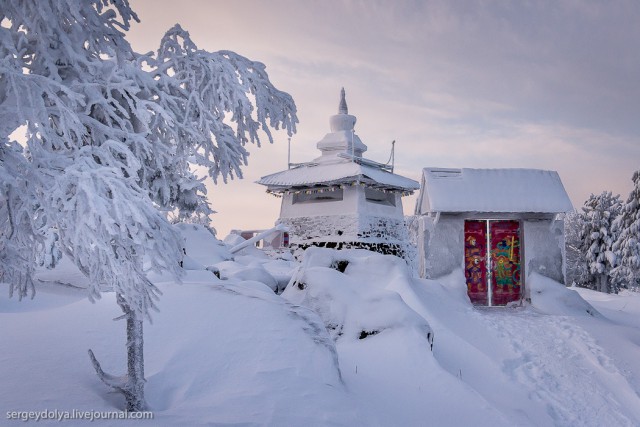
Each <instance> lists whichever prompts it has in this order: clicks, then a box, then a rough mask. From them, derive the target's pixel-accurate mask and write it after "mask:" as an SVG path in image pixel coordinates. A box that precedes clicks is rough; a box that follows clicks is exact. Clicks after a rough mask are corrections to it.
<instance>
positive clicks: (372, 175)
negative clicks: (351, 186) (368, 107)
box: [257, 161, 420, 191]
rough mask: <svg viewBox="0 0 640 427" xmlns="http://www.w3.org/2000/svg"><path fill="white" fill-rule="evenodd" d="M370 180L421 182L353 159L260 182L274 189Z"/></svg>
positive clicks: (403, 186)
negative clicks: (352, 160)
mask: <svg viewBox="0 0 640 427" xmlns="http://www.w3.org/2000/svg"><path fill="white" fill-rule="evenodd" d="M355 181H361V182H370V183H372V184H377V185H380V186H382V187H389V188H395V189H399V190H404V191H413V190H417V189H418V188H420V185H419V184H418V183H417V182H416V181H414V180H412V179H409V178H405V177H403V176H400V175H396V174H393V173H390V172H387V171H386V170H384V169H380V168H377V167H372V166H368V165H365V164H359V163H355V162H350V161H343V162H339V163H329V164H327V163H319V164H315V163H311V164H306V165H303V166H300V167H297V168H294V169H288V170H285V171H282V172H277V173H274V174H271V175H267V176H263V177H262V178H260V179H259V180H258V181H257V183H258V184H262V185H266V186H267V187H269V189H270V190H272V191H278V190H285V189H287V188H292V187H301V186H309V185H330V184H338V183H347V182H355Z"/></svg>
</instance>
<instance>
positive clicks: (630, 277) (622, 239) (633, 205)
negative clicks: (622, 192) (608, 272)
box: [613, 170, 640, 289]
mask: <svg viewBox="0 0 640 427" xmlns="http://www.w3.org/2000/svg"><path fill="white" fill-rule="evenodd" d="M632 180H633V189H632V190H631V193H630V194H629V197H628V198H627V201H626V203H624V204H623V206H622V210H621V213H620V216H619V217H618V219H617V220H616V223H615V226H616V229H617V230H618V236H617V239H616V241H615V243H614V246H613V248H614V250H615V251H616V252H617V253H618V255H619V258H620V260H619V263H618V264H619V265H618V267H616V268H615V270H614V273H613V274H614V276H615V277H616V278H617V280H618V281H619V282H620V283H622V284H624V285H626V286H627V287H629V288H636V289H637V288H638V287H640V170H638V171H636V172H635V173H634V174H633V178H632Z"/></svg>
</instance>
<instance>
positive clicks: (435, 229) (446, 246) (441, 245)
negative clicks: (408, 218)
mask: <svg viewBox="0 0 640 427" xmlns="http://www.w3.org/2000/svg"><path fill="white" fill-rule="evenodd" d="M465 219H466V218H465V217H464V216H461V215H441V216H440V218H439V219H437V221H436V217H430V216H427V215H421V216H419V217H418V219H417V225H414V227H413V228H412V232H414V233H417V234H418V236H417V238H416V239H415V241H416V242H417V246H418V257H419V263H418V264H419V273H420V277H423V278H427V279H436V278H438V277H442V276H446V275H448V274H450V273H452V272H453V271H454V270H456V269H464V221H465ZM470 219H482V218H476V217H474V218H470ZM503 219H508V218H503ZM512 219H518V218H512ZM521 220H522V223H521V224H522V225H521V236H522V242H523V251H522V257H523V262H522V267H521V268H522V269H523V276H522V277H523V281H524V285H525V290H526V288H527V287H526V282H527V277H528V276H529V275H530V274H531V273H533V272H536V273H539V274H541V275H543V276H546V277H549V278H551V279H553V280H556V281H558V282H560V283H565V277H564V250H563V248H564V232H563V227H564V226H563V221H562V220H553V219H522V218H521Z"/></svg>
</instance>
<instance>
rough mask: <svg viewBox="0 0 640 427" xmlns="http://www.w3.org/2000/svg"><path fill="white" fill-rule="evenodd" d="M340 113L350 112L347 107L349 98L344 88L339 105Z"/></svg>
mask: <svg viewBox="0 0 640 427" xmlns="http://www.w3.org/2000/svg"><path fill="white" fill-rule="evenodd" d="M338 114H349V108H348V107H347V99H346V96H345V93H344V88H342V90H341V91H340V105H339V106H338Z"/></svg>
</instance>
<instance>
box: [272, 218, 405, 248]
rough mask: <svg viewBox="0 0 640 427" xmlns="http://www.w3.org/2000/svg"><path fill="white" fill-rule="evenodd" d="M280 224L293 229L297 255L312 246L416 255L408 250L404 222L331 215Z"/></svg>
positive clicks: (292, 240) (282, 219)
mask: <svg viewBox="0 0 640 427" xmlns="http://www.w3.org/2000/svg"><path fill="white" fill-rule="evenodd" d="M278 223H280V224H284V225H286V226H287V227H288V228H289V235H290V246H291V248H292V249H293V250H294V253H295V252H296V250H299V249H301V250H304V249H306V248H307V247H309V246H319V247H327V248H335V249H348V248H362V249H368V250H372V251H375V252H380V253H384V254H392V255H398V256H404V255H405V254H408V253H412V252H414V251H411V250H410V249H409V248H408V246H409V243H408V233H407V228H406V225H405V223H404V219H400V220H398V219H395V218H385V217H374V216H366V215H331V216H312V217H298V218H280V219H279V220H278Z"/></svg>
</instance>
